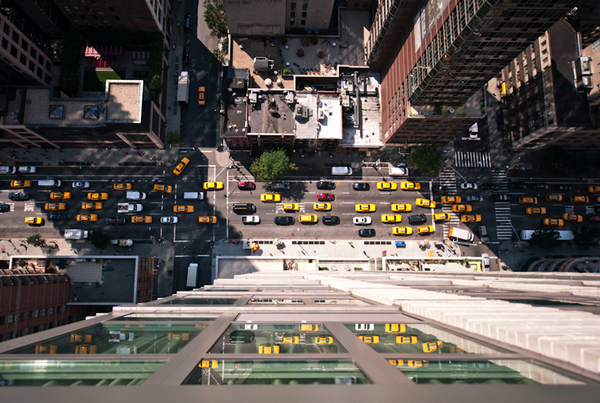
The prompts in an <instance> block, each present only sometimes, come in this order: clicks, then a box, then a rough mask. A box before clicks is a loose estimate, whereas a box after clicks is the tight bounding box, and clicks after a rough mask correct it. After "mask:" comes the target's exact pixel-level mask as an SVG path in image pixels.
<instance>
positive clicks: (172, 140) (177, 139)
mask: <svg viewBox="0 0 600 403" xmlns="http://www.w3.org/2000/svg"><path fill="white" fill-rule="evenodd" d="M179 143H181V135H180V134H179V132H178V131H177V130H175V131H174V132H169V133H167V144H168V145H170V146H176V145H177V144H179Z"/></svg>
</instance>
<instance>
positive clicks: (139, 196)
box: [125, 192, 146, 200]
mask: <svg viewBox="0 0 600 403" xmlns="http://www.w3.org/2000/svg"><path fill="white" fill-rule="evenodd" d="M125 197H126V198H127V200H146V193H145V192H127V193H126V195H125Z"/></svg>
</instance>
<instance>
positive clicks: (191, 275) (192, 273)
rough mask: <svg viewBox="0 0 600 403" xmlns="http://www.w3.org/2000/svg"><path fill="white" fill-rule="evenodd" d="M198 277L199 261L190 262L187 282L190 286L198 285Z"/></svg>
mask: <svg viewBox="0 0 600 403" xmlns="http://www.w3.org/2000/svg"><path fill="white" fill-rule="evenodd" d="M197 277H198V263H190V265H189V266H188V272H187V283H186V285H187V286H188V287H196V279H197Z"/></svg>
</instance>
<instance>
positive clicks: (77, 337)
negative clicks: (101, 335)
mask: <svg viewBox="0 0 600 403" xmlns="http://www.w3.org/2000/svg"><path fill="white" fill-rule="evenodd" d="M93 340H94V336H92V335H91V334H79V333H71V342H72V343H91V342H92V341H93Z"/></svg>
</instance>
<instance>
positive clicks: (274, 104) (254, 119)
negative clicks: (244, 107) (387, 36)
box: [248, 92, 294, 134]
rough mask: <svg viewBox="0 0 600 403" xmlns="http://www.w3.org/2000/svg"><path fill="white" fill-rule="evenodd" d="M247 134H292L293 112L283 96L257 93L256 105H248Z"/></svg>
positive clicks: (281, 94)
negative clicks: (249, 106)
mask: <svg viewBox="0 0 600 403" xmlns="http://www.w3.org/2000/svg"><path fill="white" fill-rule="evenodd" d="M250 105H251V108H250V116H249V118H248V120H249V122H248V133H253V134H293V133H294V112H293V110H292V108H291V106H290V104H288V103H287V102H286V100H285V94H283V93H273V92H259V93H258V94H257V99H256V103H254V104H250Z"/></svg>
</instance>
